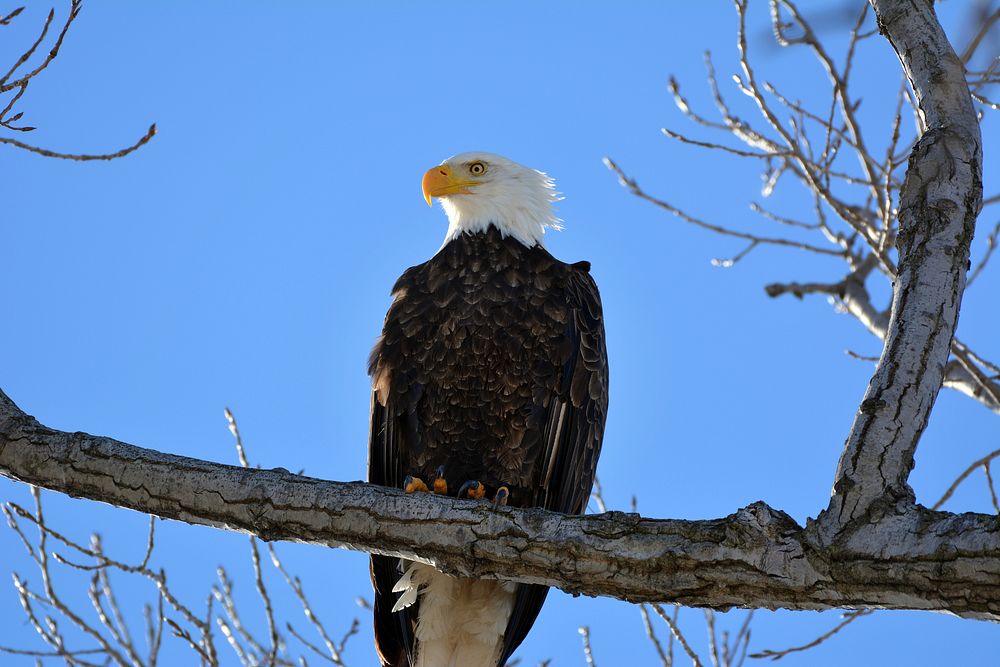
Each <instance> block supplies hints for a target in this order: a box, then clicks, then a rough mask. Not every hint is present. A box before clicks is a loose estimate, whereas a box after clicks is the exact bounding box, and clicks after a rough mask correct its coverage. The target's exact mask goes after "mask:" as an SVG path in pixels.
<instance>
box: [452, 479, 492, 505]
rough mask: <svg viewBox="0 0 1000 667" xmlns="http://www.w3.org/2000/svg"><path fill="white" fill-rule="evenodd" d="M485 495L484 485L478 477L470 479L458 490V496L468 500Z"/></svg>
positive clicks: (477, 498)
mask: <svg viewBox="0 0 1000 667" xmlns="http://www.w3.org/2000/svg"><path fill="white" fill-rule="evenodd" d="M485 495H486V487H485V486H484V485H483V483H482V482H480V481H479V480H478V479H470V480H469V481H467V482H466V483H465V484H463V485H462V486H461V488H459V490H458V497H459V498H464V499H468V500H482V499H483V496H485Z"/></svg>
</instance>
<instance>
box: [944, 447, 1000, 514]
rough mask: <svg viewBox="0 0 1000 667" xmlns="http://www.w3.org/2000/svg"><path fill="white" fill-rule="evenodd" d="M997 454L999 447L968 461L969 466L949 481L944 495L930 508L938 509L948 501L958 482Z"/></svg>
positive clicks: (962, 480) (999, 450) (999, 451)
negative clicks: (949, 484)
mask: <svg viewBox="0 0 1000 667" xmlns="http://www.w3.org/2000/svg"><path fill="white" fill-rule="evenodd" d="M998 456H1000V449H995V450H993V451H992V452H990V453H989V454H987V455H986V456H984V457H982V458H981V459H976V460H975V461H973V462H972V463H970V464H969V466H968V467H967V468H966V469H965V470H963V471H962V474H960V475H959V476H958V477H957V478H956V479H955V481H954V482H952V483H951V486H949V487H948V490H947V491H945V492H944V495H942V496H941V499H940V500H938V501H937V502H936V503H934V505H932V506H931V509H932V510H936V509H939V508H940V507H941V506H942V505H944V504H945V503H946V502H948V499H949V498H951V496H952V494H953V493H955V489H957V488H958V486H959V484H961V483H962V482H964V481H965V479H966V478H967V477H968V476H969V475H971V474H972V473H973V472H974V471H975V470H976V468H978V467H979V466H985V465H987V464H989V462H990V461H992V460H993V459H995V458H997V457H998ZM991 488H992V486H991Z"/></svg>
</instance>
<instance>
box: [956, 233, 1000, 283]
mask: <svg viewBox="0 0 1000 667" xmlns="http://www.w3.org/2000/svg"><path fill="white" fill-rule="evenodd" d="M998 235H1000V220H998V221H997V224H996V225H994V227H993V231H992V232H990V233H989V235H987V237H986V252H985V253H984V254H983V257H982V259H980V260H979V263H978V264H976V268H975V269H973V271H972V273H970V274H969V279H968V280H967V281H966V283H965V289H969V288H970V287H971V286H972V283H974V282H975V281H976V278H978V277H979V274H980V273H982V271H983V269H984V268H986V265H987V264H988V263H989V261H990V257H991V256H992V255H993V251H994V250H996V248H997V236H998Z"/></svg>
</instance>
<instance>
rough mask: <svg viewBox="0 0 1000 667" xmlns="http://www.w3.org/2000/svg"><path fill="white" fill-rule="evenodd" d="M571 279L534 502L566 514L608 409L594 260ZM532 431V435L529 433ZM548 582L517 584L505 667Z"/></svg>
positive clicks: (574, 508)
mask: <svg viewBox="0 0 1000 667" xmlns="http://www.w3.org/2000/svg"><path fill="white" fill-rule="evenodd" d="M568 268H569V270H570V271H572V274H571V276H570V277H569V280H568V284H567V294H566V296H567V302H566V303H567V307H568V308H569V309H570V311H571V313H570V317H568V318H567V330H566V336H567V337H568V339H569V342H570V345H571V346H572V350H573V353H572V355H571V356H570V358H569V360H568V361H567V363H566V365H565V367H564V369H563V374H562V378H561V379H560V382H559V385H558V386H555V387H550V388H549V389H550V392H548V393H547V395H545V397H544V398H543V402H544V405H543V406H540V407H542V408H543V409H542V410H541V411H540V415H541V416H542V419H541V420H540V426H541V427H540V429H539V430H538V432H537V437H540V438H542V440H543V443H544V446H543V448H542V451H543V452H545V455H544V461H545V464H544V466H542V468H541V469H542V476H541V483H540V484H539V485H538V487H536V490H535V495H534V498H533V501H532V502H531V503H530V505H532V506H535V507H544V508H545V509H548V510H553V511H555V512H563V513H565V514H582V513H583V512H584V510H585V509H586V507H587V501H588V500H589V498H590V491H591V488H592V487H593V484H594V474H595V472H596V470H597V457H598V456H599V455H600V453H601V441H602V439H603V437H604V423H605V418H606V416H607V413H608V355H607V349H606V347H605V342H604V321H603V318H602V314H601V298H600V295H599V293H598V291H597V285H596V284H595V283H594V280H593V278H591V276H590V274H589V272H588V271H589V269H590V264H589V263H587V262H579V263H577V264H573V265H572V266H571V267H568ZM526 437H528V436H526ZM548 590H549V589H548V587H546V586H539V585H534V584H519V585H518V587H517V592H516V594H515V600H514V610H513V613H512V614H511V617H510V621H509V622H508V623H507V630H506V632H505V633H504V649H503V652H502V653H501V656H500V661H499V662H498V663H497V664H498V666H499V667H502V665H504V664H505V663H506V661H507V660H508V659H509V658H510V656H511V654H512V653H513V652H514V649H516V648H517V647H518V645H520V643H521V642H522V641H523V640H524V637H525V635H527V634H528V630H530V629H531V625H532V624H533V623H534V622H535V618H536V617H537V616H538V612H539V610H541V608H542V603H543V602H545V595H546V594H547V593H548Z"/></svg>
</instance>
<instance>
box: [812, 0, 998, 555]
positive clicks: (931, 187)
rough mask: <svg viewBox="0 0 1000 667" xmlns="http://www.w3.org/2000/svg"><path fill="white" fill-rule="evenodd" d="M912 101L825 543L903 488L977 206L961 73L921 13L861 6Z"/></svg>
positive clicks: (939, 370)
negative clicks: (856, 403) (886, 290)
mask: <svg viewBox="0 0 1000 667" xmlns="http://www.w3.org/2000/svg"><path fill="white" fill-rule="evenodd" d="M871 4H872V6H873V7H874V8H875V13H876V16H877V19H878V25H879V30H880V31H881V32H882V33H883V34H884V35H886V37H887V38H888V39H889V41H890V43H891V44H892V46H893V48H894V49H895V50H896V53H897V55H898V56H899V59H900V62H901V63H902V64H903V69H904V71H905V72H906V75H907V78H908V79H909V81H910V84H911V86H912V87H913V90H914V93H915V95H916V99H917V103H918V107H919V115H920V119H921V121H922V125H923V127H922V128H921V129H922V130H923V135H922V136H921V137H920V139H919V141H917V144H916V145H915V146H914V148H913V152H912V153H911V155H910V161H909V165H908V167H907V171H906V179H905V181H904V182H903V187H902V189H901V191H900V206H899V215H898V217H899V233H898V240H897V249H898V251H899V266H898V270H897V272H896V276H895V280H894V281H893V306H892V316H891V317H890V321H889V328H888V331H887V334H886V339H885V349H884V351H883V353H882V357H881V359H880V360H879V363H878V366H877V367H876V369H875V374H874V376H873V377H872V380H871V382H870V383H869V386H868V391H867V392H866V394H865V398H864V400H863V401H862V403H861V408H860V410H859V411H858V414H857V416H856V418H855V421H854V425H853V427H852V429H851V434H850V436H849V437H848V440H847V444H846V446H845V448H844V453H843V455H842V457H841V459H840V464H839V466H838V470H837V477H836V482H835V484H834V494H833V498H832V500H831V505H830V511H829V512H828V513H826V514H825V515H824V516H823V522H824V524H826V527H827V529H828V535H833V534H834V533H835V532H836V531H838V530H841V529H842V528H843V527H844V525H845V524H847V523H848V522H849V521H851V520H853V519H859V518H862V517H863V516H864V515H865V514H866V513H868V512H869V511H870V510H872V508H873V505H874V504H875V503H876V502H877V501H879V500H885V501H886V502H888V503H890V504H892V503H895V502H897V501H900V502H902V506H901V507H905V505H907V504H910V503H912V502H913V491H912V490H911V489H910V487H909V485H908V484H907V478H908V477H909V474H910V470H912V468H913V453H914V451H915V450H916V447H917V442H918V441H919V439H920V435H921V434H922V433H923V430H924V427H925V426H926V425H927V419H928V417H929V415H930V411H931V408H932V407H933V405H934V401H935V399H936V398H937V394H938V390H939V389H940V387H941V385H942V382H943V381H944V379H945V368H946V366H947V363H948V356H949V352H950V348H951V342H952V337H953V336H954V333H955V327H956V326H957V324H958V311H959V306H960V304H961V302H962V293H963V291H964V288H965V271H966V268H967V265H968V261H969V246H970V243H971V241H972V235H973V232H974V230H975V224H976V216H977V215H978V213H979V208H980V203H981V201H982V196H983V187H982V186H983V183H982V138H981V135H980V131H979V123H978V121H977V119H976V113H975V110H974V109H973V106H972V98H971V97H970V95H969V89H968V86H967V85H966V83H965V75H964V69H963V67H962V63H961V61H960V60H959V59H958V56H957V55H955V52H954V50H953V49H952V47H951V44H950V43H949V42H948V39H947V37H946V36H945V34H944V31H943V30H942V29H941V25H940V24H939V23H938V21H937V18H936V17H935V16H934V10H933V8H932V6H931V4H930V3H923V2H905V1H901V0H871Z"/></svg>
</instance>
